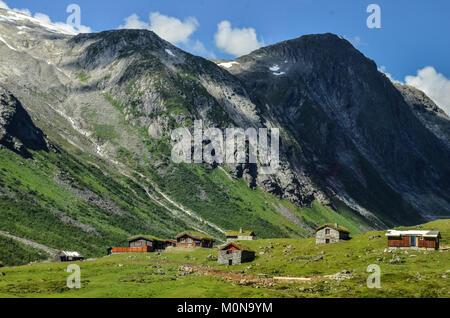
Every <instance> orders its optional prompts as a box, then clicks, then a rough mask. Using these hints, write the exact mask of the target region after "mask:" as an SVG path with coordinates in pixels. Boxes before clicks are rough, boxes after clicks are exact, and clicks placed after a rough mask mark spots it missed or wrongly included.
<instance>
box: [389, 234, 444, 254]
mask: <svg viewBox="0 0 450 318" xmlns="http://www.w3.org/2000/svg"><path fill="white" fill-rule="evenodd" d="M386 236H387V237H388V247H389V248H401V249H420V248H426V249H430V250H438V249H439V239H440V238H441V233H440V232H439V231H397V230H389V231H387V232H386Z"/></svg>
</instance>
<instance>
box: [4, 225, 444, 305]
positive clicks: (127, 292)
mask: <svg viewBox="0 0 450 318" xmlns="http://www.w3.org/2000/svg"><path fill="white" fill-rule="evenodd" d="M408 229H413V228H411V227H410V228H408ZM414 229H430V230H431V229H433V230H439V231H440V232H441V234H442V238H443V240H442V242H441V243H442V244H443V245H447V246H448V244H449V239H448V238H449V235H450V220H448V219H447V220H439V221H434V222H431V223H428V224H424V225H421V226H417V227H414ZM384 234H385V232H383V231H378V232H369V233H365V234H361V235H355V236H353V238H352V240H350V241H346V242H340V243H335V244H328V245H316V244H315V242H314V239H265V240H258V241H246V242H245V244H246V245H248V246H250V247H251V248H252V249H253V250H255V251H256V259H255V260H254V261H253V262H250V263H244V264H241V265H235V266H226V265H217V260H216V258H217V253H218V252H217V250H210V249H193V250H190V251H189V250H185V249H182V250H176V249H168V250H166V251H163V252H161V253H149V254H118V255H112V256H108V257H103V258H101V259H97V260H93V261H84V262H76V263H77V264H79V265H80V267H81V269H82V279H81V289H72V290H70V289H69V288H67V286H66V279H67V275H68V274H67V272H66V271H65V269H66V267H67V264H61V263H52V264H48V263H47V264H33V265H30V266H22V267H11V268H2V269H1V270H0V271H1V272H3V273H4V274H5V275H4V276H1V275H0V296H1V297H36V296H39V297H183V295H186V293H189V295H190V296H191V297H205V298H216V297H217V298H232V297H261V298H265V297H286V298H290V297H301V298H303V297H346V298H348V297H351V298H353V297H354V298H362V297H371V298H374V297H377V298H378V297H395V298H398V297H400V298H411V297H423V298H428V297H442V298H448V297H449V292H450V290H449V284H448V279H449V278H448V266H449V265H450V258H449V254H448V253H449V251H448V250H446V251H445V250H441V251H422V250H397V251H388V250H387V248H386V247H387V238H386V236H384ZM371 264H376V265H379V266H380V270H381V278H380V279H381V288H380V289H377V288H372V289H371V288H368V287H367V283H366V280H367V278H368V277H369V275H371V274H372V273H369V272H367V268H368V266H369V265H371ZM275 277H302V278H306V279H304V280H303V281H300V282H299V281H298V280H297V282H296V283H287V282H284V281H282V280H276V279H274V278H275ZM307 278H310V280H308V279H307Z"/></svg>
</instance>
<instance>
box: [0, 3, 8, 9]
mask: <svg viewBox="0 0 450 318" xmlns="http://www.w3.org/2000/svg"><path fill="white" fill-rule="evenodd" d="M0 9H9V7H8V6H7V5H6V3H4V2H3V1H0Z"/></svg>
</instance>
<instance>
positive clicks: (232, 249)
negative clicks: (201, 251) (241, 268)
mask: <svg viewBox="0 0 450 318" xmlns="http://www.w3.org/2000/svg"><path fill="white" fill-rule="evenodd" d="M254 259H255V252H254V251H252V250H251V249H250V248H248V247H247V246H245V245H243V244H238V243H236V242H230V243H228V244H226V245H225V246H223V247H221V248H220V249H219V257H218V259H217V263H218V264H219V265H236V264H241V263H247V262H252V261H253V260H254Z"/></svg>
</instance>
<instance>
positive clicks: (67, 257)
mask: <svg viewBox="0 0 450 318" xmlns="http://www.w3.org/2000/svg"><path fill="white" fill-rule="evenodd" d="M82 260H84V256H83V254H81V253H78V252H69V251H61V252H59V253H58V254H56V261H57V262H73V261H82Z"/></svg>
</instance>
